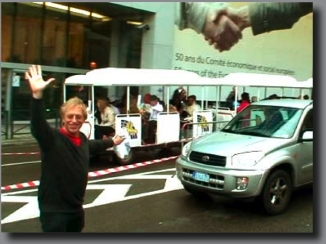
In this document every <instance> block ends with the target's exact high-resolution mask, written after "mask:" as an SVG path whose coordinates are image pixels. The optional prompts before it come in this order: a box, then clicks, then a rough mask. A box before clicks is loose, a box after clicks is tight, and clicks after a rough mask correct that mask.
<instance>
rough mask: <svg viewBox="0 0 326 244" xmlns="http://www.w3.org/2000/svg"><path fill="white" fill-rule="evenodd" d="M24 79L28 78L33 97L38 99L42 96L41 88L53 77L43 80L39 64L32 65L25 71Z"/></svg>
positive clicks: (52, 79)
mask: <svg viewBox="0 0 326 244" xmlns="http://www.w3.org/2000/svg"><path fill="white" fill-rule="evenodd" d="M25 79H26V80H28V82H29V85H30V88H31V91H32V93H33V97H34V98H36V99H40V98H42V96H43V90H44V89H45V88H46V87H47V86H48V85H49V84H50V83H51V82H52V81H54V80H55V79H54V78H50V79H48V80H47V81H44V80H43V77H42V69H41V66H40V65H32V66H31V67H29V69H28V71H26V72H25Z"/></svg>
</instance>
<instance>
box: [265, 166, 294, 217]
mask: <svg viewBox="0 0 326 244" xmlns="http://www.w3.org/2000/svg"><path fill="white" fill-rule="evenodd" d="M292 190H293V186H292V181H291V178H290V175H289V174H288V173H287V172H286V171H284V170H277V171H274V172H272V173H271V174H270V176H269V177H268V178H267V181H266V183H265V185H264V188H263V191H262V193H261V195H260V198H259V200H260V202H261V204H262V207H263V211H264V212H265V213H267V214H269V215H276V214H280V213H282V212H284V210H285V209H286V208H287V207H288V205H289V202H290V200H291V195H292Z"/></svg>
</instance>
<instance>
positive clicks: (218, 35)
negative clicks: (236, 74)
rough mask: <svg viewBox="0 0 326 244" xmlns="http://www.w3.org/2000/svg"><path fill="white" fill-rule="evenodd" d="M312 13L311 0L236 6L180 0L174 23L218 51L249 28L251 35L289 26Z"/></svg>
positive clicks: (238, 38)
mask: <svg viewBox="0 0 326 244" xmlns="http://www.w3.org/2000/svg"><path fill="white" fill-rule="evenodd" d="M312 12H313V3H312V2H260V3H249V4H247V5H245V6H242V7H239V8H235V7H231V6H230V4H229V3H222V2H216V3H208V2H179V3H177V9H176V18H175V24H176V25H177V26H178V28H179V30H184V29H193V30H194V31H196V32H197V33H198V34H202V35H203V36H204V38H205V40H206V41H207V42H208V44H209V45H211V46H213V47H214V48H215V49H217V50H218V51H220V52H223V51H227V50H230V49H231V48H232V47H233V46H234V45H235V44H236V43H238V42H239V40H240V39H242V32H243V30H244V29H246V28H251V30H252V34H253V35H254V36H256V35H259V34H262V33H267V32H271V31H275V30H284V29H291V28H292V27H293V25H294V24H295V23H296V22H298V20H299V19H300V18H301V17H302V16H305V15H307V14H309V13H312Z"/></svg>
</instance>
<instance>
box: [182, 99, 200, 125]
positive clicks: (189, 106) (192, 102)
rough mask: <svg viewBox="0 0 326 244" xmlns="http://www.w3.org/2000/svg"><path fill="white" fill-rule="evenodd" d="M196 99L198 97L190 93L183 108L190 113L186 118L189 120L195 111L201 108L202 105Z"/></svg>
mask: <svg viewBox="0 0 326 244" xmlns="http://www.w3.org/2000/svg"><path fill="white" fill-rule="evenodd" d="M196 99H197V97H196V96H195V95H190V96H188V98H187V103H186V105H185V107H184V109H183V111H185V112H186V113H187V114H188V116H186V118H185V119H187V120H192V116H193V113H194V112H195V111H199V110H200V109H201V108H200V106H199V105H198V104H197V103H196Z"/></svg>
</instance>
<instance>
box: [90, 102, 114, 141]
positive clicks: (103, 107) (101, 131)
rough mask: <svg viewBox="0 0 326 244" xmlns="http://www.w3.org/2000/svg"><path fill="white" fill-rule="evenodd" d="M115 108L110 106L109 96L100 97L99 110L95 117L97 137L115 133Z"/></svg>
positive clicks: (100, 137) (101, 137)
mask: <svg viewBox="0 0 326 244" xmlns="http://www.w3.org/2000/svg"><path fill="white" fill-rule="evenodd" d="M115 116H116V112H115V110H114V109H113V108H112V107H111V106H110V104H109V101H108V99H107V98H104V97H100V98H99V99H98V100H97V112H96V113H95V117H96V118H97V123H96V124H95V139H103V138H105V137H109V136H113V135H114V133H115V129H114V128H115Z"/></svg>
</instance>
